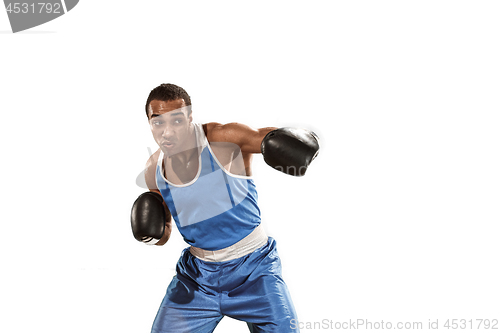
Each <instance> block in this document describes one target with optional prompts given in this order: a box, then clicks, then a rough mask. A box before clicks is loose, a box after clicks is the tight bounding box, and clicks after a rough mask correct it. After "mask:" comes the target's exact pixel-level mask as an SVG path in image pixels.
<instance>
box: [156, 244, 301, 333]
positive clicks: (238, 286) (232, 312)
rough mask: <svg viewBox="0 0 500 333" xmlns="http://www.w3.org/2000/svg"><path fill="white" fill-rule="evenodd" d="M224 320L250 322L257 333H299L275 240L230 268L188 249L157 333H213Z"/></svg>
mask: <svg viewBox="0 0 500 333" xmlns="http://www.w3.org/2000/svg"><path fill="white" fill-rule="evenodd" d="M224 316H229V317H232V318H235V319H238V320H242V321H245V322H247V324H248V327H249V329H250V332H254V333H260V332H276V333H277V332H279V333H285V332H286V333H293V332H299V330H298V329H295V326H297V325H292V324H291V322H290V321H291V320H292V319H295V321H294V322H296V321H297V316H296V313H295V309H294V307H293V304H292V300H291V298H290V294H289V292H288V288H287V286H286V284H285V282H284V281H283V279H282V277H281V261H280V258H279V256H278V252H277V250H276V241H275V240H274V239H273V238H271V237H269V240H268V242H267V244H266V245H264V246H263V247H261V248H259V249H257V250H255V251H254V252H253V253H250V254H248V255H246V256H243V257H241V258H238V259H234V260H229V261H225V262H207V261H203V260H200V259H198V258H196V257H194V256H193V255H192V254H191V253H190V252H189V248H187V249H185V250H184V251H183V252H182V255H181V258H180V259H179V261H178V263H177V275H176V276H174V278H173V279H172V282H171V283H170V285H169V286H168V289H167V293H166V295H165V297H164V298H163V302H162V303H161V306H160V309H159V310H158V313H157V315H156V318H155V321H154V323H153V328H152V330H151V332H152V333H195V332H196V333H209V332H213V331H214V329H215V327H216V326H217V324H218V323H219V322H220V321H221V319H222V318H223V317H224ZM292 323H293V322H292ZM291 327H294V329H292V328H291Z"/></svg>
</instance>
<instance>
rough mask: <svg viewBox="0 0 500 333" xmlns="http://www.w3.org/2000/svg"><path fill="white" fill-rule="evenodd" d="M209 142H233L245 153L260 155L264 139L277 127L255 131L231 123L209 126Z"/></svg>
mask: <svg viewBox="0 0 500 333" xmlns="http://www.w3.org/2000/svg"><path fill="white" fill-rule="evenodd" d="M210 125H212V126H210ZM208 129H209V130H208V133H207V134H208V140H209V141H212V142H231V143H234V144H237V145H238V146H239V147H240V149H241V151H242V152H243V153H250V154H258V153H260V145H261V143H262V139H264V137H265V136H266V134H267V133H269V132H270V131H272V130H275V129H276V127H264V128H259V129H254V128H252V127H250V126H247V125H244V124H239V123H229V124H225V125H221V124H214V123H212V124H209V127H208Z"/></svg>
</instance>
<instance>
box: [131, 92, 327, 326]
mask: <svg viewBox="0 0 500 333" xmlns="http://www.w3.org/2000/svg"><path fill="white" fill-rule="evenodd" d="M146 115H147V117H148V120H149V123H150V126H151V131H152V133H153V137H154V139H155V141H156V143H157V144H158V145H159V149H158V151H156V152H155V153H154V154H153V155H152V156H151V157H150V158H149V160H148V161H147V163H146V169H145V178H146V184H147V186H148V188H149V190H150V191H149V192H146V193H143V194H142V195H141V196H139V198H138V199H137V200H136V201H135V203H134V205H133V208H132V216H131V222H132V231H133V233H134V237H135V238H136V239H137V240H139V241H142V242H144V243H147V244H155V245H163V244H165V243H166V242H167V241H168V239H169V237H170V233H171V230H172V224H171V223H172V218H173V220H174V221H175V223H176V225H177V228H178V229H179V231H180V233H181V234H182V236H183V237H184V240H185V241H186V242H187V243H188V244H189V245H190V247H189V248H186V249H185V250H184V251H183V253H182V255H181V258H180V259H179V261H178V263H177V268H176V271H177V274H176V275H175V276H174V278H173V279H172V281H171V283H170V285H169V287H168V289H167V293H166V295H165V297H164V299H163V302H162V304H161V306H160V309H159V311H158V313H157V316H156V319H155V321H154V323H153V327H152V332H153V333H160V332H162V333H163V332H175V333H184V332H186V333H187V332H202V333H205V332H213V330H214V329H215V327H216V326H217V324H218V323H219V321H220V320H221V319H222V318H223V316H225V315H227V316H229V317H232V318H235V319H238V320H242V321H245V322H247V324H248V327H249V329H250V332H287V333H289V332H298V329H292V327H293V325H291V321H292V320H295V321H296V320H297V318H296V313H295V309H294V307H293V304H292V301H291V298H290V295H289V293H288V289H287V287H286V284H285V283H284V281H283V279H282V277H281V264H280V259H279V256H278V253H277V250H276V242H275V240H274V239H273V238H271V237H268V236H267V235H266V234H265V232H264V230H263V228H262V227H261V225H260V222H261V219H260V210H259V207H258V205H257V191H256V188H255V184H254V182H253V180H252V177H251V175H252V171H251V160H252V156H253V155H254V154H259V153H262V154H263V156H264V159H265V161H266V162H267V163H268V164H269V165H271V166H272V167H274V168H275V169H277V170H280V171H282V172H285V173H288V174H291V175H294V176H302V175H304V173H305V171H306V169H307V166H308V165H309V163H310V162H311V161H312V160H313V159H314V158H315V156H316V155H317V153H318V150H319V142H318V139H317V137H316V136H315V135H314V133H312V132H309V131H306V130H299V129H291V128H282V129H278V128H275V127H268V128H261V129H258V130H255V129H252V128H250V127H248V126H246V125H242V124H238V123H230V124H225V125H222V124H219V123H207V124H196V123H193V117H192V110H191V99H190V97H189V95H188V94H187V93H186V91H185V90H184V89H182V88H181V87H178V86H176V85H173V84H162V85H160V86H158V87H156V88H155V89H153V90H152V91H151V93H150V95H149V97H148V99H147V102H146ZM292 323H293V322H292Z"/></svg>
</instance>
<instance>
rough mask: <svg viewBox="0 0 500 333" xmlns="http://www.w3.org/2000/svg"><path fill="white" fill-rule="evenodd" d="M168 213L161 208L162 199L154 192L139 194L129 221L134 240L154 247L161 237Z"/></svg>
mask: <svg viewBox="0 0 500 333" xmlns="http://www.w3.org/2000/svg"><path fill="white" fill-rule="evenodd" d="M169 215H170V212H168V210H166V209H165V207H164V206H163V198H162V196H161V195H160V194H158V193H156V192H145V193H143V194H141V195H140V196H139V197H138V198H137V199H136V200H135V202H134V204H133V206H132V213H131V216H130V220H131V222H132V233H133V234H134V237H135V239H137V240H138V241H140V242H143V243H146V244H148V245H155V244H156V243H158V241H159V240H160V239H161V238H162V237H163V234H164V232H165V223H166V221H167V217H169Z"/></svg>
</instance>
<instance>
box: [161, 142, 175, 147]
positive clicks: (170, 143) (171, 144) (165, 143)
mask: <svg viewBox="0 0 500 333" xmlns="http://www.w3.org/2000/svg"><path fill="white" fill-rule="evenodd" d="M174 145H175V144H174V143H173V142H164V143H162V146H163V147H165V148H172V147H173V146H174Z"/></svg>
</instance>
